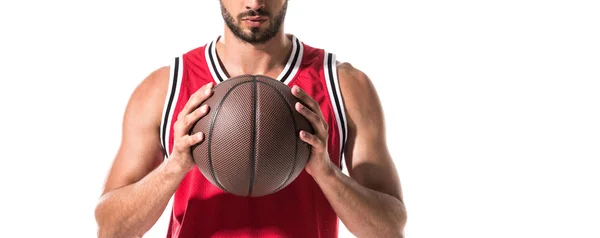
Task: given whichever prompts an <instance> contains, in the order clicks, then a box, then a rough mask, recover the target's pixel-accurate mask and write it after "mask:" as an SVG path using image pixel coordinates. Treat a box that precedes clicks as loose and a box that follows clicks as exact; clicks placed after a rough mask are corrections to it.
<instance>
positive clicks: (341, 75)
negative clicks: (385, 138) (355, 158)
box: [337, 62, 384, 128]
mask: <svg viewBox="0 0 600 238" xmlns="http://www.w3.org/2000/svg"><path fill="white" fill-rule="evenodd" d="M337 70H338V80H339V85H340V91H341V94H342V98H343V100H344V104H345V107H346V108H345V109H346V115H347V117H348V120H349V121H348V122H349V125H348V126H350V127H351V128H352V127H355V126H369V127H370V126H375V125H383V120H384V118H383V110H382V107H381V102H380V99H379V95H378V93H377V90H376V88H375V86H374V85H373V82H372V81H371V79H370V78H369V76H368V75H367V74H366V73H365V72H363V71H362V70H360V69H358V68H356V67H354V66H353V65H352V64H350V63H348V62H338V64H337Z"/></svg>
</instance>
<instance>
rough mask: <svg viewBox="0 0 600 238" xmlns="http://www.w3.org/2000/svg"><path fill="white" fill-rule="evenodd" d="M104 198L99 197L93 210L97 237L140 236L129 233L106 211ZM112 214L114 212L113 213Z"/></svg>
mask: <svg viewBox="0 0 600 238" xmlns="http://www.w3.org/2000/svg"><path fill="white" fill-rule="evenodd" d="M108 210H109V208H108V207H107V201H106V199H103V198H101V199H100V202H99V203H98V205H96V209H95V210H94V216H95V218H96V225H97V230H96V232H97V235H98V238H112V237H142V235H143V234H142V235H138V234H129V232H128V231H127V230H128V229H124V227H123V226H122V225H116V224H123V223H122V222H119V221H117V219H114V218H112V216H111V214H110V212H109V211H108ZM113 215H114V214H113Z"/></svg>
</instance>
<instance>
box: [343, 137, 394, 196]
mask: <svg viewBox="0 0 600 238" xmlns="http://www.w3.org/2000/svg"><path fill="white" fill-rule="evenodd" d="M352 138H353V139H350V138H349V140H348V147H347V150H346V163H347V164H348V165H350V166H348V173H349V175H350V177H352V178H353V179H354V180H355V181H356V182H357V183H359V184H360V185H362V186H365V187H367V188H370V189H373V190H376V191H379V192H382V193H386V194H389V195H391V196H394V197H396V198H398V199H401V194H400V191H401V190H400V182H399V178H398V174H397V171H396V167H395V165H394V162H393V160H392V158H391V156H390V154H389V151H388V148H387V145H386V143H385V141H384V140H383V139H380V138H374V137H372V136H366V137H365V136H363V137H361V136H358V137H356V136H354V137H352Z"/></svg>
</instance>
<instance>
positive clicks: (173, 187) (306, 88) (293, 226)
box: [95, 0, 406, 238]
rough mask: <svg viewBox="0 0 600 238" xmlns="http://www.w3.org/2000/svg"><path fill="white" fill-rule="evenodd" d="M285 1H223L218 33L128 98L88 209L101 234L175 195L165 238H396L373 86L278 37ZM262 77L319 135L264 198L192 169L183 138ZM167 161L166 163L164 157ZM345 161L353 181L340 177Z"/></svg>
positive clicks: (143, 218)
mask: <svg viewBox="0 0 600 238" xmlns="http://www.w3.org/2000/svg"><path fill="white" fill-rule="evenodd" d="M286 8H287V0H263V1H259V0H221V10H222V15H223V19H224V20H225V23H226V24H225V27H224V29H225V31H224V34H223V35H222V36H219V37H215V40H214V41H212V42H209V43H207V44H206V45H203V46H201V47H199V48H196V49H193V50H191V51H189V52H187V53H185V54H183V55H181V56H179V57H176V58H175V59H174V61H173V64H172V65H170V66H165V67H162V68H159V69H157V70H156V71H154V72H152V73H151V74H150V75H149V76H148V77H147V78H146V79H144V80H143V81H142V82H141V83H140V85H139V86H138V87H137V88H136V89H135V91H134V92H133V94H132V95H131V98H130V101H129V103H128V105H127V108H126V112H125V115H124V121H123V136H122V142H121V146H120V148H119V150H118V153H117V155H116V158H115V160H114V162H113V165H112V168H111V170H110V172H109V174H108V177H107V180H106V184H105V188H104V192H103V194H102V197H101V199H100V201H99V203H98V205H97V208H96V213H95V214H96V220H97V222H98V226H99V233H98V234H99V236H100V237H141V236H142V235H143V234H144V233H145V232H147V231H148V230H149V229H150V228H151V227H152V226H153V225H154V224H155V222H156V221H157V220H158V218H159V217H160V215H161V214H162V213H163V211H164V209H165V207H166V206H167V203H168V201H169V199H170V198H171V197H172V196H174V202H173V208H172V211H171V216H170V224H169V229H168V234H167V237H322V238H328V237H337V233H338V217H339V218H340V219H341V221H342V222H343V223H344V224H345V225H346V227H348V229H349V230H350V232H352V233H353V234H354V235H356V236H358V237H403V229H404V225H405V223H406V212H405V207H404V204H403V199H402V192H401V186H400V182H399V178H398V175H397V172H396V170H395V167H394V164H393V161H392V159H391V158H390V154H389V152H388V148H387V146H386V135H385V127H384V115H383V112H382V108H381V105H380V101H379V99H378V95H377V93H376V91H375V89H374V87H373V85H372V83H371V81H370V79H369V78H368V77H367V76H366V75H365V74H364V73H363V72H361V71H360V70H358V69H356V68H354V67H353V66H352V65H350V64H348V63H339V62H337V61H336V59H335V55H334V54H332V53H329V52H326V51H324V50H322V49H318V48H314V47H311V46H309V45H307V44H304V43H303V42H302V41H300V39H298V38H297V37H296V36H294V35H292V34H286V33H284V27H283V26H284V24H283V23H284V18H285V13H286ZM242 74H261V75H266V76H269V77H272V78H274V79H277V80H280V81H281V82H283V83H285V84H287V85H288V86H289V87H290V88H291V91H292V93H293V95H295V96H296V97H297V98H299V100H300V101H301V102H303V104H304V105H306V106H302V105H301V104H297V105H296V110H298V112H300V113H301V114H302V115H304V116H305V117H306V118H307V119H308V120H309V121H310V122H311V124H312V126H313V128H315V133H314V134H309V133H306V132H301V133H299V134H298V136H299V137H300V138H301V139H302V140H303V141H305V142H307V143H309V144H310V145H311V146H312V151H311V158H310V160H309V162H308V164H307V165H306V167H305V170H304V171H303V172H302V173H301V174H300V175H299V176H298V177H297V179H296V180H295V181H294V182H293V183H291V184H290V185H289V186H288V187H286V188H285V189H283V190H281V191H279V192H277V193H275V194H271V195H268V196H264V197H257V198H249V197H238V196H235V195H231V194H227V193H225V192H223V191H221V190H220V189H219V188H218V187H215V186H214V185H212V184H211V183H210V182H209V181H208V180H207V179H206V178H205V177H203V175H202V174H201V173H200V172H199V170H198V168H197V167H196V166H195V163H194V161H193V159H192V157H191V154H190V147H191V146H192V145H194V144H198V143H203V142H204V138H205V134H204V133H202V132H200V133H197V134H192V135H190V134H188V132H189V130H190V128H191V126H192V125H193V124H194V122H196V121H197V120H198V119H200V118H202V117H203V116H204V115H205V114H206V113H207V111H208V110H210V108H207V107H206V106H202V103H203V101H204V100H206V99H207V98H208V97H210V96H211V89H212V87H213V86H215V85H216V84H219V83H221V82H223V81H225V80H227V79H228V78H231V77H235V76H238V75H242ZM165 157H166V159H165ZM343 163H346V166H345V167H347V172H348V174H349V175H350V177H348V176H346V175H345V174H344V173H342V168H343V167H344V166H343Z"/></svg>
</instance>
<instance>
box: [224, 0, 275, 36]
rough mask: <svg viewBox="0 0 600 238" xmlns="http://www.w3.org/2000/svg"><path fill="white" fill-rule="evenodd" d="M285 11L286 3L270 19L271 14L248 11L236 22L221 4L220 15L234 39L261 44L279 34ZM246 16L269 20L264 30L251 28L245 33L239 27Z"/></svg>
mask: <svg viewBox="0 0 600 238" xmlns="http://www.w3.org/2000/svg"><path fill="white" fill-rule="evenodd" d="M286 11H287V1H286V2H285V3H284V4H283V7H281V10H280V11H279V13H278V14H277V15H276V16H275V17H274V18H273V17H272V14H271V13H269V12H266V11H264V10H262V9H259V10H258V11H254V10H249V11H246V12H243V13H240V14H239V15H238V16H237V21H236V20H235V19H234V18H233V17H232V16H231V14H230V13H229V11H227V9H225V7H223V4H221V15H223V20H224V21H225V24H227V27H229V29H230V30H231V32H233V35H235V37H237V38H238V39H240V40H242V41H244V42H247V43H250V44H262V43H265V42H267V41H268V40H270V39H272V38H273V37H275V35H277V33H279V30H280V29H281V24H282V23H283V20H284V19H285V14H286ZM248 16H262V17H268V18H269V19H271V20H270V21H268V23H269V25H268V26H267V28H266V29H261V28H260V27H251V28H250V32H245V31H244V30H243V29H242V27H241V26H240V25H241V22H242V18H244V17H248Z"/></svg>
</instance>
